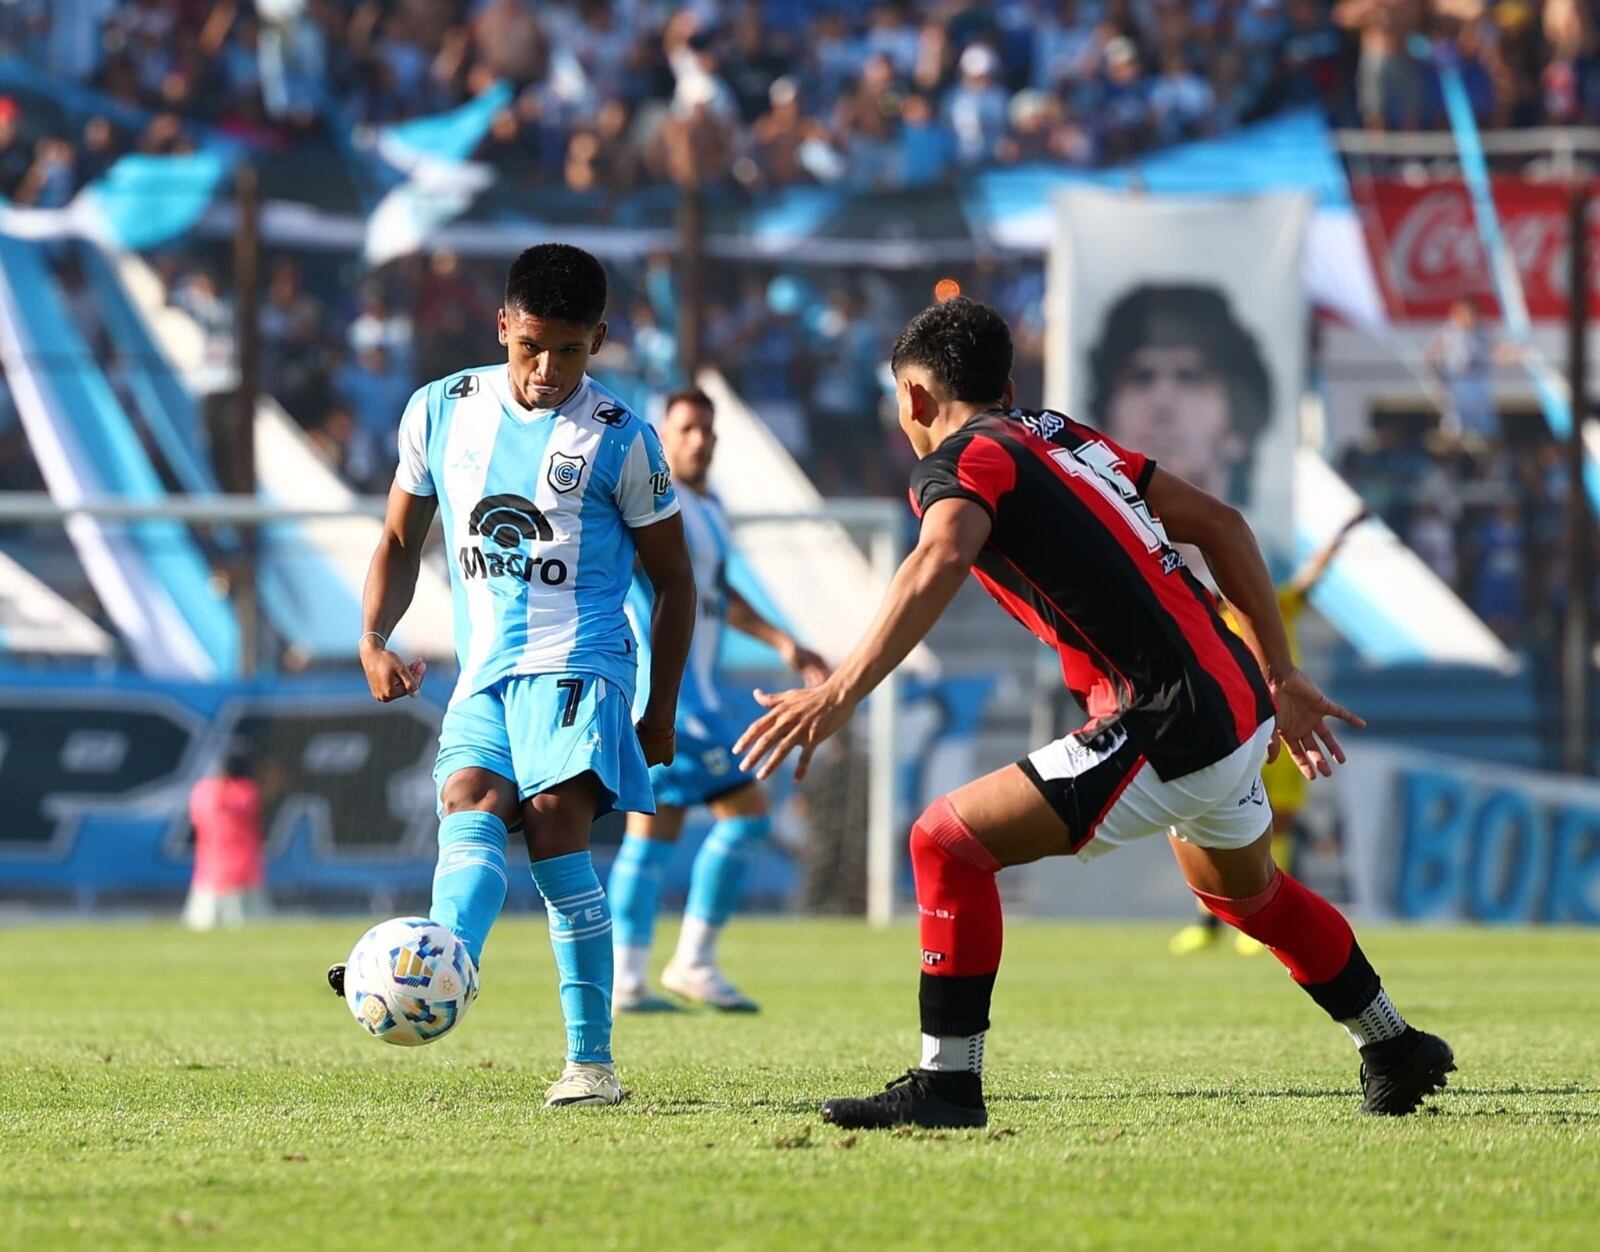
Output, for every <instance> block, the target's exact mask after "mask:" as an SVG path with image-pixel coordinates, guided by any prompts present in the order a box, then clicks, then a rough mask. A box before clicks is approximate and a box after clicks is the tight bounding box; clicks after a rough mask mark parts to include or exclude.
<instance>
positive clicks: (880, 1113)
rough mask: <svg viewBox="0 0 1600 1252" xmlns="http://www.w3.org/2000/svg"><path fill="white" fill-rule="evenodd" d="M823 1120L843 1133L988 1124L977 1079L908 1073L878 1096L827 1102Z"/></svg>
mask: <svg viewBox="0 0 1600 1252" xmlns="http://www.w3.org/2000/svg"><path fill="white" fill-rule="evenodd" d="M822 1120H823V1121H825V1122H831V1123H833V1125H835V1126H839V1127H842V1128H843V1129H845V1130H888V1129H890V1128H891V1127H894V1126H922V1127H926V1128H927V1129H929V1130H954V1129H957V1128H959V1127H962V1126H983V1125H987V1124H988V1121H989V1114H988V1113H987V1111H985V1109H984V1107H983V1080H982V1079H981V1078H979V1077H978V1075H976V1074H946V1073H935V1072H934V1071H932V1070H927V1069H908V1070H907V1071H906V1072H905V1073H903V1074H901V1075H900V1077H898V1078H896V1079H893V1080H892V1081H891V1082H890V1083H889V1085H888V1086H886V1087H885V1088H884V1089H883V1090H882V1091H880V1092H878V1094H877V1095H870V1096H867V1097H866V1098H865V1099H861V1100H852V1099H848V1098H844V1097H838V1098H835V1099H832V1100H829V1101H827V1102H826V1103H825V1104H824V1105H823V1106H822Z"/></svg>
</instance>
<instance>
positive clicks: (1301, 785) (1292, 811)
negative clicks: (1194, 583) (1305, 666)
mask: <svg viewBox="0 0 1600 1252" xmlns="http://www.w3.org/2000/svg"><path fill="white" fill-rule="evenodd" d="M1368 516H1370V514H1369V513H1368V511H1367V510H1366V509H1362V510H1361V512H1359V513H1357V514H1356V515H1355V516H1354V517H1352V518H1351V519H1350V520H1349V521H1348V522H1346V523H1345V524H1344V525H1343V526H1342V527H1340V529H1339V533H1338V534H1337V535H1335V536H1334V537H1333V538H1332V539H1331V540H1330V541H1329V542H1328V543H1327V545H1326V546H1324V547H1323V548H1322V549H1321V550H1320V551H1318V552H1317V553H1316V554H1315V555H1314V556H1313V557H1312V558H1311V559H1310V560H1309V561H1307V562H1306V563H1305V564H1304V565H1303V566H1301V567H1300V569H1299V570H1298V571H1297V572H1296V573H1295V575H1294V577H1293V578H1291V579H1290V580H1289V581H1288V582H1287V583H1285V584H1284V585H1283V586H1281V587H1279V588H1278V612H1279V613H1280V614H1282V616H1283V628H1284V631H1285V633H1286V634H1287V635H1288V636H1289V651H1290V653H1291V655H1292V656H1293V657H1294V661H1295V664H1297V665H1298V664H1299V663H1300V641H1299V638H1298V631H1297V629H1296V627H1297V624H1298V622H1299V619H1300V615H1301V613H1302V612H1304V610H1305V607H1306V598H1307V597H1308V596H1309V595H1310V594H1311V589H1312V588H1313V587H1315V586H1316V585H1317V583H1318V582H1320V581H1321V579H1322V576H1323V575H1324V574H1325V573H1327V572H1328V566H1329V565H1331V564H1332V563H1333V558H1334V557H1335V556H1337V555H1338V553H1339V549H1340V548H1341V547H1342V546H1343V545H1344V541H1345V539H1346V538H1347V537H1348V536H1349V534H1350V532H1351V531H1352V530H1354V529H1355V528H1356V527H1357V526H1359V525H1360V524H1361V523H1362V522H1364V521H1366V519H1367V518H1368ZM1220 604H1221V608H1222V620H1223V621H1225V622H1227V623H1228V629H1230V630H1232V631H1233V632H1234V633H1235V634H1237V633H1238V631H1239V623H1238V619H1236V618H1235V617H1234V615H1233V608H1232V607H1231V606H1230V605H1229V604H1228V603H1227V602H1226V601H1220ZM1261 782H1262V785H1263V786H1264V787H1265V788H1266V796H1267V803H1268V804H1270V805H1271V806H1272V859H1273V860H1274V861H1276V862H1277V863H1278V868H1279V869H1281V870H1283V872H1284V873H1286V874H1288V873H1292V872H1293V864H1294V853H1295V845H1296V839H1297V833H1296V832H1297V829H1298V825H1299V819H1300V813H1301V812H1302V811H1303V810H1304V808H1305V805H1306V780H1305V778H1304V777H1303V776H1302V775H1301V773H1300V771H1299V769H1297V768H1296V767H1295V764H1294V762H1293V761H1291V760H1289V759H1288V753H1286V752H1280V753H1278V755H1277V757H1276V759H1274V760H1271V761H1268V762H1267V763H1266V765H1264V766H1263V767H1262V769H1261ZM1199 909H1200V916H1199V917H1198V918H1196V919H1195V920H1194V921H1193V922H1191V923H1190V924H1189V925H1187V926H1185V927H1184V928H1183V929H1182V930H1180V931H1179V932H1178V933H1177V934H1175V935H1173V936H1172V940H1171V942H1170V943H1169V944H1168V945H1167V946H1168V947H1169V948H1170V949H1171V951H1172V954H1173V955H1174V956H1187V955H1188V954H1189V953H1191V952H1199V951H1201V950H1203V949H1205V948H1209V947H1210V946H1211V945H1212V944H1214V943H1216V942H1217V941H1218V940H1219V939H1221V938H1222V921H1221V919H1219V918H1218V917H1217V916H1216V915H1215V914H1213V913H1211V912H1210V911H1209V910H1208V909H1207V908H1206V906H1205V905H1204V904H1202V905H1200V906H1199ZM1233 942H1234V950H1235V951H1237V952H1238V953H1239V955H1240V956H1254V955H1255V954H1256V953H1258V952H1260V951H1261V944H1260V943H1258V942H1257V941H1256V940H1254V939H1252V938H1250V936H1249V935H1246V934H1244V933H1243V932H1240V933H1238V934H1236V935H1235V936H1234V941H1233Z"/></svg>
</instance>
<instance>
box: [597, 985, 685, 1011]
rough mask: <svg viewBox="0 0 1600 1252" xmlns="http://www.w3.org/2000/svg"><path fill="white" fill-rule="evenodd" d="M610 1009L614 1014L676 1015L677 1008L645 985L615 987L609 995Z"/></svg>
mask: <svg viewBox="0 0 1600 1252" xmlns="http://www.w3.org/2000/svg"><path fill="white" fill-rule="evenodd" d="M611 1008H612V1011H613V1012H616V1013H676V1012H679V1009H678V1006H677V1005H676V1004H674V1003H673V1002H672V1001H671V1000H669V999H667V997H666V996H658V995H657V994H656V993H655V992H654V991H651V990H650V987H649V985H648V984H646V983H638V984H637V985H635V986H631V987H624V986H620V985H619V986H617V987H616V989H615V990H613V991H612V993H611Z"/></svg>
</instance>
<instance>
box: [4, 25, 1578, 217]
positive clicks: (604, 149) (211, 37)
mask: <svg viewBox="0 0 1600 1252" xmlns="http://www.w3.org/2000/svg"><path fill="white" fill-rule="evenodd" d="M1419 39H1420V40H1421V41H1423V45H1424V46H1426V44H1427V43H1428V42H1429V41H1431V42H1432V43H1433V44H1435V45H1448V46H1450V48H1452V49H1453V51H1454V53H1455V55H1456V57H1457V58H1458V59H1459V61H1460V63H1461V64H1462V67H1463V70H1464V73H1465V77H1466V80H1467V82H1468V84H1469V88H1470V90H1471V92H1472V95H1473V99H1474V102H1475V104H1476V106H1477V108H1478V111H1479V113H1480V115H1481V117H1482V119H1483V120H1484V121H1485V122H1486V123H1489V124H1493V125H1497V126H1526V125H1532V124H1539V123H1546V122H1548V123H1556V124H1566V123H1572V122H1579V121H1586V120H1587V121H1591V122H1592V121H1595V120H1597V119H1600V60H1597V58H1596V43H1595V28H1594V17H1593V13H1592V10H1591V6H1590V5H1589V4H1587V3H1585V2H1583V0H1542V3H1540V2H1534V0H1500V2H1498V3H1489V2H1487V0H1338V2H1337V3H1334V4H1327V3H1318V2H1317V0H1203V2H1201V3H1176V2H1163V0H1000V2H999V3H976V2H975V0H889V2H885V3H877V4H856V3H850V2H848V0H809V2H808V0H745V2H744V3H738V2H736V0H696V2H694V3H690V4H683V5H679V4H670V3H665V2H663V0H569V2H566V3H562V2H559V0H549V2H545V3H537V4H536V3H534V0H255V2H254V3H250V2H249V0H220V2H213V0H8V2H7V3H4V4H0V51H4V52H7V53H11V54H15V55H19V56H21V57H22V58H24V59H26V60H27V61H29V62H30V63H32V64H34V65H37V66H42V67H46V68H48V69H49V70H51V71H52V72H54V73H57V74H61V75H65V76H67V77H70V78H72V79H75V80H79V81H81V82H83V83H86V84H90V85H93V86H95V87H97V88H99V89H100V90H101V91H103V92H104V93H105V94H106V96H108V97H109V98H110V99H111V100H113V101H115V102H117V103H118V104H119V105H127V106H133V107H136V108H140V109H144V110H148V111H149V112H150V120H149V122H148V124H147V125H146V126H145V128H144V130H143V132H142V133H140V134H139V135H137V136H136V137H133V138H131V139H125V138H121V137H119V135H118V133H117V131H116V130H114V129H113V128H112V127H111V126H110V125H109V124H108V122H107V120H106V119H104V118H94V119H91V120H90V121H89V122H88V124H87V125H85V126H84V127H83V129H82V131H81V132H80V133H76V134H38V133H28V128H26V127H25V126H22V125H19V121H20V119H18V118H17V117H16V111H15V106H14V104H11V105H8V104H6V103H5V102H3V101H0V194H4V195H6V196H8V197H10V198H12V199H14V200H17V201H19V202H21V203H32V204H51V203H56V202H59V201H62V200H64V199H65V198H66V197H67V196H69V195H70V194H71V192H72V190H73V189H74V188H75V186H76V185H78V184H81V183H82V182H83V181H85V180H86V179H88V178H92V177H94V176H95V175H96V174H98V173H99V172H101V171H102V170H103V169H104V168H105V167H106V166H107V165H108V164H109V163H110V162H111V161H112V160H113V159H115V157H116V156H117V155H118V154H119V152H120V151H121V150H122V148H123V147H125V146H129V145H131V146H133V147H135V148H137V149H138V150H141V151H151V152H170V151H176V150H182V149H183V148H184V147H185V146H187V145H189V144H191V143H193V142H194V127H196V126H198V125H204V126H209V127H215V128H216V129H218V130H220V131H222V132H224V133H228V134H231V135H233V136H235V137H238V138H242V139H244V140H246V141H255V142H259V143H281V142H283V140H284V139H285V137H286V136H287V137H299V138H304V137H306V136H309V135H313V134H329V133H332V132H333V131H335V130H337V129H339V128H346V129H348V128H349V127H351V126H354V125H360V124H363V123H365V124H381V123H387V122H395V121H400V120H403V119H406V118H410V117H416V116H421V115H426V114H431V113H437V112H439V111H441V110H444V109H448V108H450V107H452V106H454V105H456V104H459V103H461V102H462V101H464V100H466V99H468V98H470V97H472V96H474V95H476V94H477V93H479V92H481V91H482V90H483V89H484V88H485V87H487V86H488V85H489V84H490V83H491V82H493V81H494V80H496V79H503V80H506V81H508V82H509V83H510V84H511V85H512V87H513V89H514V96H513V100H512V103H511V104H510V105H509V106H508V107H507V108H506V109H505V110H504V111H503V112H502V113H501V114H500V115H499V116H498V117H496V118H495V121H494V124H493V126H492V128H491V131H490V133H489V135H488V136H487V137H486V138H485V139H484V141H483V144H482V146H481V149H480V151H479V152H478V153H477V154H476V155H477V157H478V158H479V159H481V160H484V161H488V162H491V163H493V164H494V165H496V166H497V167H498V168H499V169H500V170H501V172H502V173H503V174H504V175H505V176H508V177H510V178H513V179H522V180H527V181H531V182H538V183H541V184H548V183H551V182H558V183H560V182H564V183H565V184H566V185H567V186H568V187H570V188H572V189H574V190H582V191H588V190H592V189H596V188H600V189H604V190H608V191H611V192H623V191H626V190H628V189H630V188H633V187H635V186H638V185H641V184H644V183H650V182H661V181H666V180H671V179H682V178H687V177H691V176H696V177H701V178H705V179H709V180H711V181H720V180H732V181H734V182H736V183H738V184H740V185H743V186H745V187H748V188H752V189H754V188H761V187H771V186H782V185H788V184H794V183H825V184H839V185H844V186H853V187H887V186H907V185H915V184H920V183H930V182H939V181H942V180H945V179H947V178H950V177H952V176H957V175H959V173H960V172H961V171H962V170H964V169H970V168H973V167H977V166H983V165H989V164H994V163H1005V162H1017V161H1026V160H1033V159H1047V160H1053V161H1064V162H1071V163H1075V164H1082V165H1093V164H1101V163H1106V162H1111V161H1117V160H1120V159H1123V158H1126V157H1128V156H1130V155H1132V154H1134V153H1136V152H1138V151H1141V150H1144V149H1147V148H1150V147H1153V146H1158V145H1161V144H1167V143H1172V142H1175V141H1178V140H1182V139H1186V138H1192V137H1195V136H1200V135H1207V134H1215V133H1219V132H1225V131H1227V130H1228V129H1229V128H1231V127H1233V126H1236V125H1238V124H1239V123H1240V122H1242V121H1246V120H1249V119H1251V118H1253V117H1258V116H1261V115H1264V114H1267V113H1270V112H1272V111H1274V110H1277V109H1280V108H1284V107H1288V106H1293V105H1306V104H1318V105H1321V106H1322V107H1323V108H1325V109H1326V110H1327V111H1328V112H1329V114H1330V115H1331V116H1332V117H1333V118H1334V119H1335V120H1337V121H1339V122H1341V123H1345V124H1354V123H1356V122H1358V121H1359V122H1360V123H1361V124H1364V125H1367V126H1370V127H1377V128H1383V127H1389V128H1416V127H1425V126H1433V125H1438V124H1439V123H1440V121H1441V111H1440V108H1439V102H1438V92H1437V86H1436V82H1435V77H1434V74H1433V71H1432V69H1431V68H1430V67H1429V64H1428V62H1427V59H1426V58H1425V57H1423V56H1419V48H1418V40H1419Z"/></svg>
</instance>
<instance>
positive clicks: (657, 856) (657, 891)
mask: <svg viewBox="0 0 1600 1252" xmlns="http://www.w3.org/2000/svg"><path fill="white" fill-rule="evenodd" d="M677 850H678V849H677V845H676V844H671V843H667V842H665V841H664V840H661V839H646V838H644V837H643V836H641V835H625V836H623V839H622V847H620V848H619V849H618V850H617V859H616V860H615V861H613V862H612V863H611V878H610V879H609V880H608V881H607V883H606V896H607V897H608V898H609V899H610V901H611V915H612V917H614V918H615V919H616V923H617V934H616V946H617V947H619V948H648V947H649V946H650V941H651V939H652V938H654V937H655V933H656V910H657V909H658V908H659V907H660V904H661V874H662V872H663V870H665V869H666V865H667V862H668V861H670V860H672V854H673V853H674V852H676V851H677Z"/></svg>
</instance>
